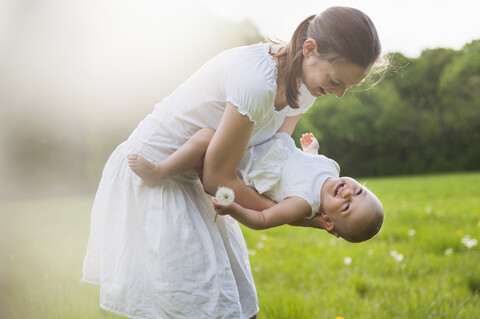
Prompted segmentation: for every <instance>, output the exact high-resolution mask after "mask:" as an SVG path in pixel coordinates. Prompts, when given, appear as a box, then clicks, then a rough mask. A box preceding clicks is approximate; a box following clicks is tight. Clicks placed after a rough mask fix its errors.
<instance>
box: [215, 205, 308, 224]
mask: <svg viewBox="0 0 480 319" xmlns="http://www.w3.org/2000/svg"><path fill="white" fill-rule="evenodd" d="M212 202H213V207H214V209H215V211H216V212H217V214H219V215H230V216H232V217H233V218H234V219H236V220H237V221H238V222H239V223H241V224H243V225H245V226H247V227H249V228H251V229H255V230H260V229H267V228H271V227H277V226H281V225H285V224H288V223H291V222H294V221H296V220H299V219H301V218H302V217H304V216H307V215H308V214H310V213H311V211H312V208H311V207H310V205H309V204H308V203H307V202H306V201H305V200H304V199H302V198H300V197H289V198H286V199H284V200H283V201H281V202H280V203H278V204H276V205H274V206H272V207H270V208H267V209H265V210H262V211H258V210H253V209H248V208H245V207H243V206H241V205H239V204H237V203H232V204H231V205H229V206H222V205H220V204H218V203H217V201H216V199H215V197H212Z"/></svg>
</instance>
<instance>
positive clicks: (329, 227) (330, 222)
mask: <svg viewBox="0 0 480 319" xmlns="http://www.w3.org/2000/svg"><path fill="white" fill-rule="evenodd" d="M322 220H323V224H324V225H325V230H326V231H328V232H330V231H332V230H333V228H334V226H335V225H334V223H333V220H331V219H330V218H329V217H328V216H327V215H326V214H324V213H322Z"/></svg>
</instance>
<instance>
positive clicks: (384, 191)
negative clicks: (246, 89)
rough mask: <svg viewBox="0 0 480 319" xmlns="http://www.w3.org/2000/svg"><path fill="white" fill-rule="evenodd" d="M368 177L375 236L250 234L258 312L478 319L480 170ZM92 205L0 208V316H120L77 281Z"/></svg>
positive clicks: (286, 230)
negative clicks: (379, 222) (375, 206)
mask: <svg viewBox="0 0 480 319" xmlns="http://www.w3.org/2000/svg"><path fill="white" fill-rule="evenodd" d="M364 181H366V185H367V187H369V188H370V189H371V190H373V191H374V192H375V193H376V194H377V195H378V197H379V198H380V199H381V200H382V202H383V204H384V207H385V211H386V215H385V221H384V226H383V228H382V230H381V231H380V234H379V235H378V236H377V237H376V238H374V239H373V240H371V241H368V242H366V243H362V244H350V243H347V242H344V241H342V240H340V239H335V238H334V237H333V236H331V235H328V234H327V233H325V232H323V231H315V230H312V229H302V228H293V227H289V226H283V227H279V228H276V229H270V230H267V231H252V230H249V229H244V234H245V237H246V240H247V244H248V247H249V250H250V253H251V257H250V261H251V265H252V270H253V274H254V277H255V282H256V285H257V291H258V294H259V299H260V313H259V319H264V318H271V319H281V318H293V319H294V318H302V319H303V318H312V319H317V318H318V319H322V318H328V319H335V318H337V317H343V318H345V319H350V318H408V319H410V318H480V253H479V252H480V246H479V245H478V244H477V240H480V186H479V185H480V173H469V174H448V175H436V176H416V177H401V178H379V179H368V180H364ZM92 200H93V198H92V197H69V198H55V199H38V200H29V201H16V202H8V203H2V204H0V318H9V319H10V318H12V319H14V318H22V319H23V318H49V319H50V318H62V319H65V318H120V317H119V316H116V315H113V314H110V313H108V312H106V311H103V310H101V309H100V308H99V307H98V302H99V291H98V287H96V286H92V285H88V284H85V283H82V282H81V281H80V276H81V268H82V261H83V256H84V253H85V248H86V243H87V239H88V228H89V225H88V224H89V214H90V213H89V211H90V208H91V204H92Z"/></svg>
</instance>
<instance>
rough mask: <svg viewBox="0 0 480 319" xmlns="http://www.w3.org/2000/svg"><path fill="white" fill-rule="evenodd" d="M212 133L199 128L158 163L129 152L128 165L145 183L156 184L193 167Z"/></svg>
mask: <svg viewBox="0 0 480 319" xmlns="http://www.w3.org/2000/svg"><path fill="white" fill-rule="evenodd" d="M214 133H215V131H214V130H212V129H208V128H203V129H201V130H199V131H198V132H196V133H195V134H193V135H192V137H191V138H190V139H189V140H188V141H187V142H186V143H185V144H184V145H183V146H182V147H180V148H179V149H178V150H177V151H176V152H175V153H173V154H172V155H170V156H169V157H167V158H166V159H165V160H163V161H161V162H159V163H152V162H150V161H149V160H147V159H146V158H144V157H143V156H141V155H139V154H129V155H128V165H129V166H130V168H131V169H132V170H133V171H134V172H135V174H137V175H138V176H140V177H141V178H142V179H143V180H144V181H145V183H147V185H155V184H158V183H160V182H161V181H162V180H164V179H167V178H170V177H173V176H175V175H178V174H181V173H184V172H186V171H188V170H190V169H193V168H195V166H196V165H197V164H198V163H199V162H200V160H201V159H202V158H203V156H204V155H205V152H206V150H207V147H208V144H209V143H210V140H211V139H212V137H213V134H214Z"/></svg>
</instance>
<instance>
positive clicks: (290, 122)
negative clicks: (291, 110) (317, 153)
mask: <svg viewBox="0 0 480 319" xmlns="http://www.w3.org/2000/svg"><path fill="white" fill-rule="evenodd" d="M300 117H302V114H299V115H294V116H287V117H286V118H285V119H284V120H283V124H282V126H280V128H279V129H278V131H277V133H287V134H288V135H290V136H292V133H293V130H294V129H295V126H296V125H297V123H298V120H299V119H300Z"/></svg>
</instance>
